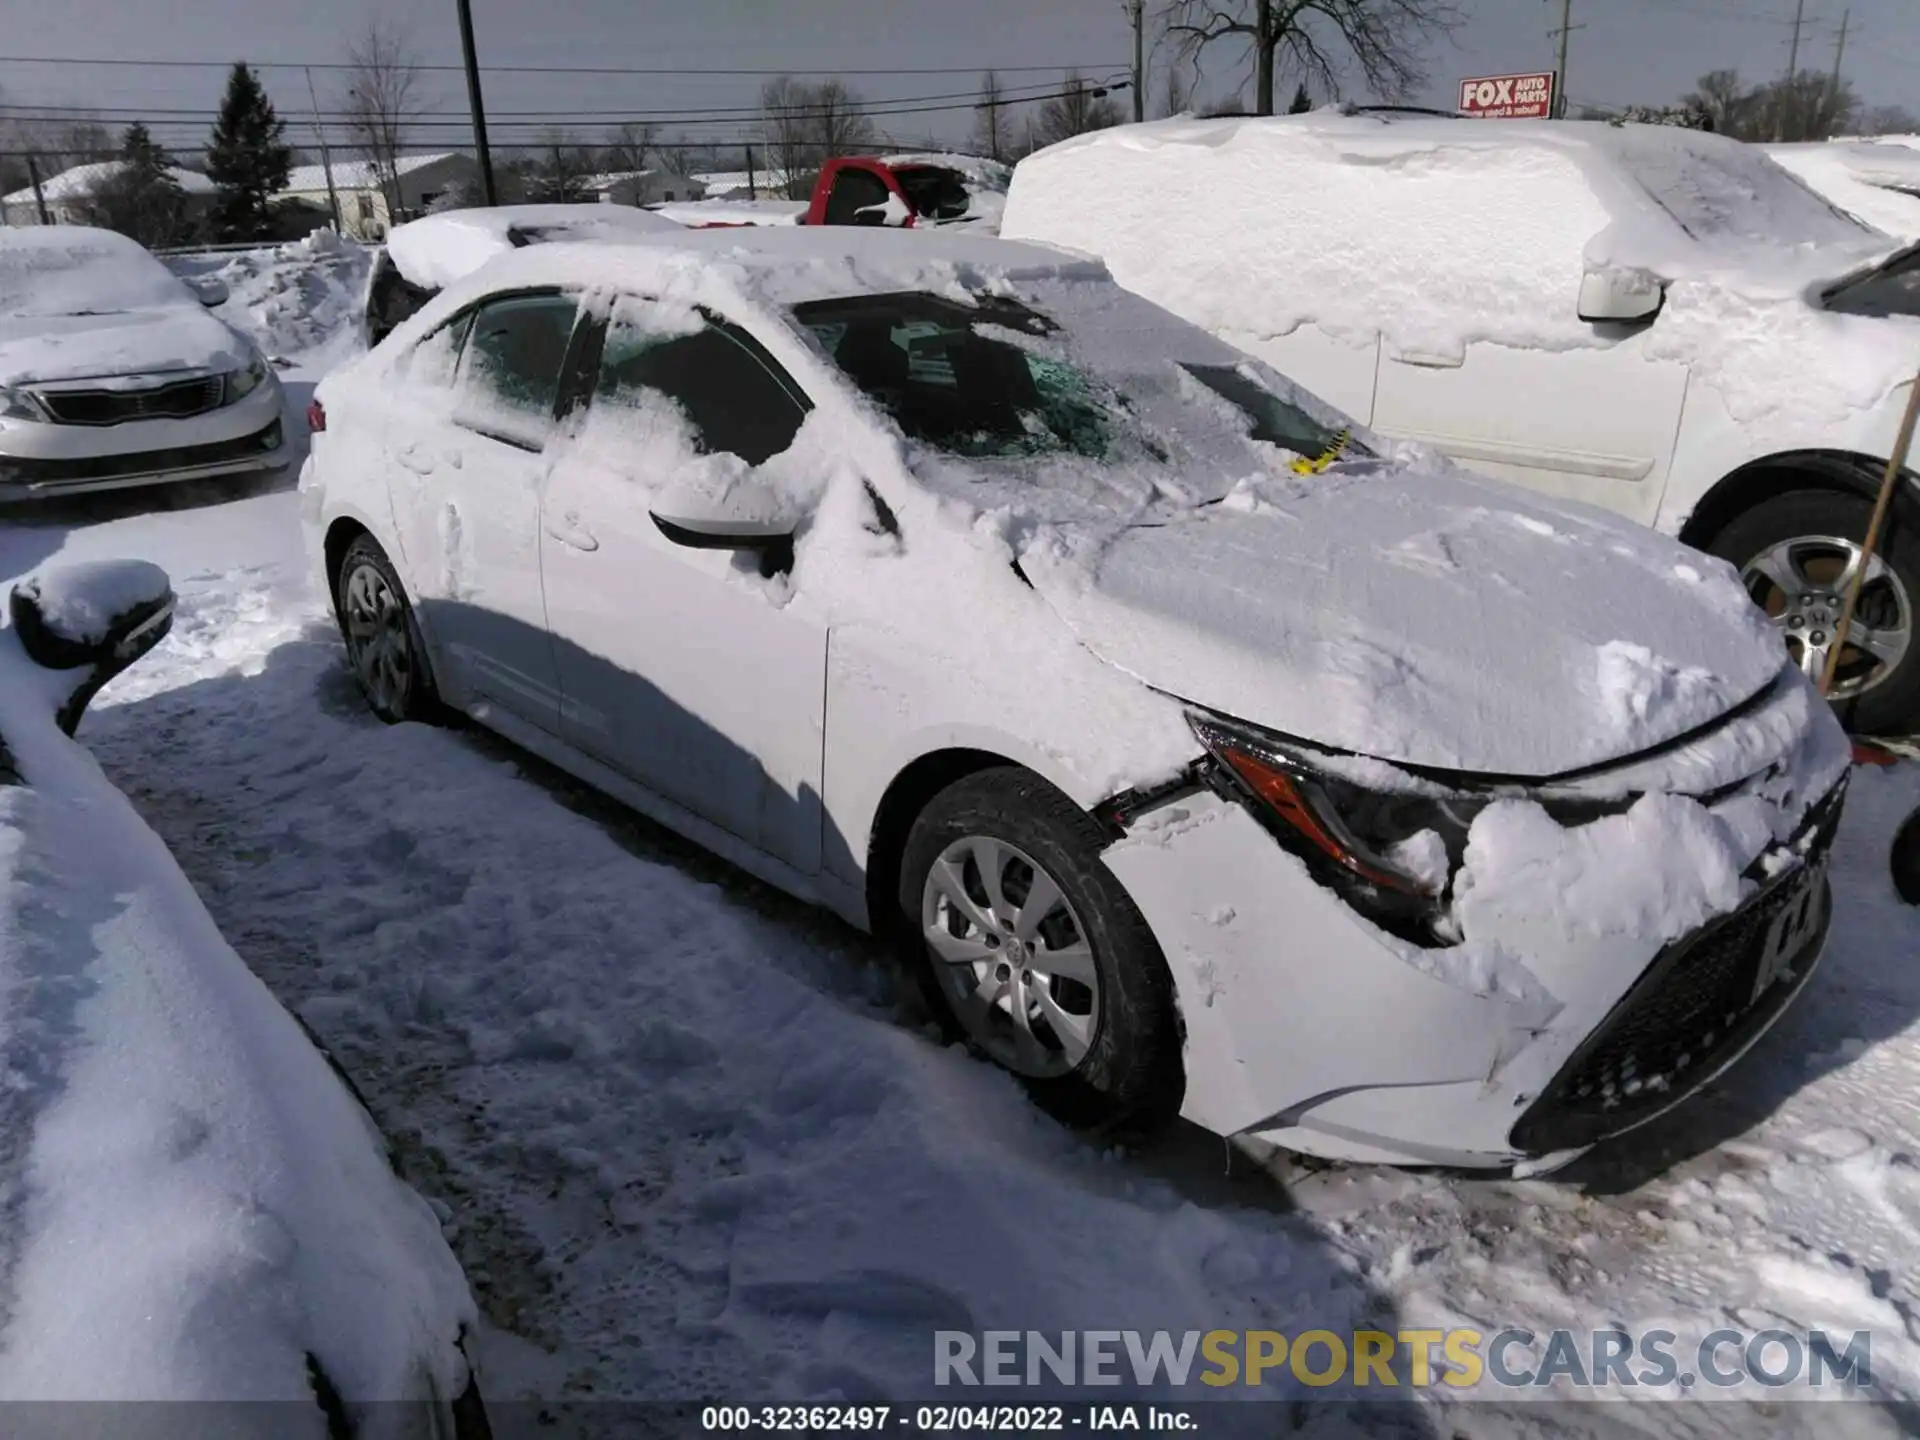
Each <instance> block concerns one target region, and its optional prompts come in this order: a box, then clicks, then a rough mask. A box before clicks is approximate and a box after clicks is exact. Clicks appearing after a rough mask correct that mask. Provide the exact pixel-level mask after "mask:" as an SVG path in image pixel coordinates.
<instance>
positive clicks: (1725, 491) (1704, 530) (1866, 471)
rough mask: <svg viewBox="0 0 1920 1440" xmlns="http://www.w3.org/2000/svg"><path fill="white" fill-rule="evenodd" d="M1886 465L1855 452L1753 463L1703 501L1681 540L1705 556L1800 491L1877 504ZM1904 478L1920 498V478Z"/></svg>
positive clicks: (1788, 454) (1797, 454) (1909, 474)
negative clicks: (1775, 502)
mask: <svg viewBox="0 0 1920 1440" xmlns="http://www.w3.org/2000/svg"><path fill="white" fill-rule="evenodd" d="M1886 465H1887V462H1886V460H1885V459H1884V458H1882V459H1878V460H1876V459H1875V458H1874V457H1873V456H1871V455H1865V454H1861V453H1860V452H1858V451H1852V450H1785V451H1781V452H1780V453H1778V454H1775V455H1767V456H1763V457H1761V458H1760V459H1758V460H1749V461H1748V462H1747V463H1746V464H1744V465H1742V466H1740V467H1739V468H1738V469H1736V470H1733V471H1731V472H1729V473H1728V474H1727V475H1725V476H1723V477H1722V478H1721V479H1720V480H1719V481H1718V482H1716V483H1715V484H1714V486H1713V487H1712V488H1711V489H1710V490H1708V491H1707V493H1706V494H1704V495H1702V496H1701V497H1700V500H1699V502H1698V503H1697V504H1696V505H1695V506H1694V507H1693V510H1692V512H1691V513H1690V514H1689V515H1688V516H1687V518H1686V521H1685V523H1683V524H1682V525H1681V527H1680V532H1679V538H1680V540H1681V541H1682V542H1683V543H1685V544H1688V545H1691V546H1693V547H1694V548H1695V549H1696V550H1705V549H1706V548H1708V547H1709V546H1710V545H1712V544H1713V542H1714V540H1715V538H1717V537H1718V536H1719V534H1720V532H1721V531H1723V530H1725V529H1726V528H1727V526H1728V525H1730V524H1732V523H1733V522H1734V520H1736V519H1737V518H1739V517H1740V516H1741V515H1743V514H1745V513H1746V512H1747V511H1749V510H1751V509H1753V508H1754V507H1755V506H1756V505H1764V504H1765V503H1766V502H1767V501H1769V500H1772V499H1775V498H1777V497H1779V496H1781V495H1786V494H1789V493H1791V492H1792V491H1795V490H1833V491H1837V492H1839V493H1841V494H1848V495H1859V496H1864V497H1865V498H1866V499H1868V500H1872V499H1874V498H1875V497H1876V496H1877V495H1878V494H1879V493H1880V481H1881V479H1882V477H1883V476H1884V475H1885V473H1886ZM1902 474H1903V478H1904V481H1905V488H1906V489H1907V490H1908V493H1909V494H1910V495H1913V496H1920V476H1916V475H1915V474H1914V472H1913V471H1911V470H1907V471H1903V472H1902Z"/></svg>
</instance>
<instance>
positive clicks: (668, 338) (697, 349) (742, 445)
mask: <svg viewBox="0 0 1920 1440" xmlns="http://www.w3.org/2000/svg"><path fill="white" fill-rule="evenodd" d="M790 384H791V382H786V381H784V377H782V376H780V375H779V374H778V373H777V365H776V362H775V361H774V360H773V358H772V357H771V356H769V355H766V354H765V353H764V352H763V351H761V350H760V347H759V346H758V345H757V344H756V343H755V342H754V340H753V339H752V338H751V337H750V336H747V335H745V334H743V333H741V332H739V331H737V330H735V329H734V328H733V327H731V326H729V325H726V324H725V323H724V322H719V321H716V320H715V319H714V318H713V317H708V316H703V317H701V318H700V319H699V320H698V321H697V328H693V329H689V328H688V327H687V326H686V325H684V324H682V325H668V324H664V323H662V321H661V319H660V317H659V316H658V315H657V314H655V313H653V307H650V306H649V305H647V304H646V302H644V301H636V300H622V301H621V302H620V303H619V304H618V305H617V306H616V307H615V308H614V313H613V318H612V319H611V320H610V321H609V322H608V324H607V338H606V343H605V345H604V346H603V348H602V350H601V354H600V374H599V377H598V380H597V382H596V384H595V386H594V402H593V403H594V405H595V407H596V408H615V407H626V408H630V409H639V408H641V407H642V406H643V405H645V403H646V401H647V399H648V397H649V396H650V395H657V396H664V397H665V398H667V399H668V400H671V401H673V402H674V404H675V406H676V407H677V408H678V409H679V411H680V413H681V414H682V415H683V416H684V417H685V418H686V420H687V422H688V424H689V425H690V426H691V427H692V431H693V439H694V445H695V448H696V449H697V450H698V451H699V452H700V453H701V454H703V455H713V454H726V455H737V456H739V457H740V458H741V459H742V460H744V461H746V462H747V464H749V465H762V464H765V463H766V462H767V461H768V460H771V459H772V458H773V457H774V456H775V455H778V454H780V453H781V452H782V451H784V450H785V449H786V448H787V447H788V446H789V445H791V444H793V440H794V437H795V436H796V435H798V434H799V433H800V426H801V423H802V422H803V421H804V420H805V419H806V410H805V408H804V407H803V406H802V404H801V402H800V401H799V400H798V399H796V398H795V392H794V391H793V390H792V389H790Z"/></svg>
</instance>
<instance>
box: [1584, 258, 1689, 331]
mask: <svg viewBox="0 0 1920 1440" xmlns="http://www.w3.org/2000/svg"><path fill="white" fill-rule="evenodd" d="M1666 300H1667V287H1666V286H1665V285H1663V284H1661V283H1660V280H1659V277H1658V276H1654V275H1650V274H1648V273H1647V272H1646V271H1645V270H1628V269H1616V268H1612V267H1608V268H1606V269H1601V270H1589V271H1587V273H1586V274H1585V275H1583V276H1581V277H1580V304H1579V314H1580V318H1581V319H1582V320H1584V321H1585V322H1587V323H1588V324H1589V325H1602V324H1613V325H1634V324H1643V323H1645V322H1647V321H1649V320H1652V319H1653V318H1654V316H1656V315H1658V314H1659V313H1660V307H1661V306H1662V305H1664V304H1665V303H1666Z"/></svg>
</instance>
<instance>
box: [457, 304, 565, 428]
mask: <svg viewBox="0 0 1920 1440" xmlns="http://www.w3.org/2000/svg"><path fill="white" fill-rule="evenodd" d="M577 308H578V307H577V306H576V305H575V303H574V300H573V297H572V296H569V295H509V296H506V297H504V298H502V299H499V300H492V301H489V302H487V303H486V304H484V305H482V306H480V307H479V308H478V309H477V310H476V311H475V312H474V318H473V322H472V333H471V334H470V335H469V336H468V338H467V344H466V356H465V359H464V360H463V361H462V363H461V379H460V390H461V398H462V400H463V401H468V402H471V403H473V404H474V405H476V406H477V407H479V408H480V409H481V410H482V411H486V410H494V411H501V412H505V413H506V414H509V415H512V416H514V417H515V418H516V419H519V420H524V421H551V420H552V418H553V407H554V401H555V399H556V398H557V397H558V395H559V391H560V369H561V366H562V365H563V364H564V363H565V361H566V358H567V347H568V346H569V345H570V344H571V343H572V340H573V322H574V315H575V312H576V310H577Z"/></svg>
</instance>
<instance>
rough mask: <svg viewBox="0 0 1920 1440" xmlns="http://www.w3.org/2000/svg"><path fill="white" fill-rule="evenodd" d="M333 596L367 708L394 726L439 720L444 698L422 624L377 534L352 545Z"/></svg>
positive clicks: (342, 560)
mask: <svg viewBox="0 0 1920 1440" xmlns="http://www.w3.org/2000/svg"><path fill="white" fill-rule="evenodd" d="M334 598H335V610H336V612H337V614H338V615H339V618H340V634H341V637H342V638H343V639H344V640H345V641H346V642H347V662H348V664H349V665H350V666H351V667H352V669H353V678H354V679H355V680H357V681H359V682H360V693H361V694H362V695H364V696H365V697H366V700H367V708H368V709H370V710H372V711H373V713H374V714H376V715H378V716H379V717H380V718H381V719H382V720H384V721H386V722H387V723H388V724H389V725H397V724H399V723H400V722H401V721H403V720H423V721H424V720H432V719H434V718H435V717H436V716H437V715H438V713H439V708H440V701H439V696H438V694H437V693H436V691H435V690H434V685H433V675H432V673H431V672H430V671H429V670H428V668H427V647H426V645H425V644H424V643H423V642H422V640H421V638H420V626H419V624H418V623H417V622H416V621H415V620H414V617H413V607H412V606H411V605H410V604H408V602H407V592H406V590H405V589H404V588H403V587H402V586H401V584H400V577H399V575H398V574H396V573H395V571H394V568H393V562H392V561H390V560H389V559H387V555H386V552H385V551H384V550H382V549H381V548H380V546H379V545H378V544H376V543H375V541H374V539H373V537H372V536H370V535H362V536H360V537H358V538H357V539H355V540H354V542H353V543H352V544H351V545H349V546H348V547H347V553H346V555H345V556H344V557H342V559H341V561H340V573H339V575H338V577H337V578H336V582H335V588H334Z"/></svg>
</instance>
